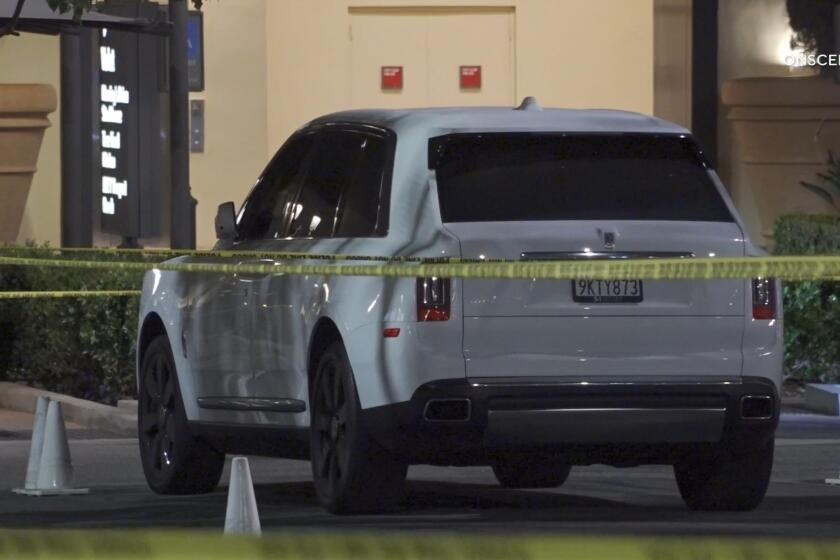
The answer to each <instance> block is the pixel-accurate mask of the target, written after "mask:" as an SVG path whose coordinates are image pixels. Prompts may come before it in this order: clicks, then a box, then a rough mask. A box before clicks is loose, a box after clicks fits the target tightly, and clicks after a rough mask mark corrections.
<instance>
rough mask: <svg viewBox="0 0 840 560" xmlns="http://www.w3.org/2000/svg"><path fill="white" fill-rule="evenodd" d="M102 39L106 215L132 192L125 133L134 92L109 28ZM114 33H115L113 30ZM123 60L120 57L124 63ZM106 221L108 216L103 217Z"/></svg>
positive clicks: (104, 31) (111, 215) (102, 122)
mask: <svg viewBox="0 0 840 560" xmlns="http://www.w3.org/2000/svg"><path fill="white" fill-rule="evenodd" d="M101 35H102V36H101V38H100V43H99V45H100V46H99V72H100V80H99V81H100V85H99V114H100V118H99V125H100V129H101V131H102V132H101V138H102V141H101V145H102V152H101V155H102V158H101V167H102V173H101V195H102V206H101V212H102V215H103V217H106V216H107V217H109V218H110V217H113V216H116V214H117V203H118V202H121V201H122V200H123V199H124V198H126V197H127V196H128V188H129V184H128V178H127V177H126V175H127V173H128V165H127V161H125V160H126V159H127V156H126V155H124V154H125V152H124V150H123V144H122V141H121V139H122V136H123V134H124V133H125V127H126V125H127V123H126V113H127V112H128V111H129V108H130V106H131V94H130V93H129V91H128V89H126V86H125V83H124V81H123V80H124V77H121V76H120V75H118V74H117V49H118V46H116V45H113V44H110V41H108V30H107V29H103V30H102V31H101ZM112 37H113V34H112ZM122 62H123V61H122V60H120V63H122ZM132 186H133V185H132ZM103 221H104V220H103Z"/></svg>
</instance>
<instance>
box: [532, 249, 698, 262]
mask: <svg viewBox="0 0 840 560" xmlns="http://www.w3.org/2000/svg"><path fill="white" fill-rule="evenodd" d="M693 257H694V253H690V252H678V251H609V252H607V251H553V252H552V251H549V252H539V251H534V252H527V253H520V254H519V259H520V260H523V261H568V260H572V261H575V260H590V259H591V260H598V259H685V258H693Z"/></svg>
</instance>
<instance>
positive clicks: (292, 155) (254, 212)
mask: <svg viewBox="0 0 840 560" xmlns="http://www.w3.org/2000/svg"><path fill="white" fill-rule="evenodd" d="M311 145H312V136H311V135H307V136H299V137H297V138H293V139H292V140H290V141H289V143H288V144H286V145H285V146H283V147H282V148H281V149H280V151H279V152H277V155H276V156H274V159H273V160H272V161H271V163H270V164H269V166H268V168H267V169H266V171H265V172H264V173H263V176H262V177H260V180H259V181H258V182H257V184H256V186H255V187H254V189H253V190H252V191H251V194H250V195H249V196H248V198H247V199H246V201H245V204H243V205H242V208H241V209H240V211H239V217H238V218H237V226H238V228H237V229H238V231H239V238H240V239H265V238H280V237H286V236H287V235H288V227H289V222H290V221H291V218H292V217H293V215H294V212H295V206H294V201H295V198H296V197H297V193H298V190H299V187H300V181H301V175H302V174H303V171H304V168H305V161H306V159H307V154H308V153H309V151H310V150H309V148H310V146H311Z"/></svg>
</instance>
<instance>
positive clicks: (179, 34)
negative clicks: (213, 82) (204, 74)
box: [169, 0, 195, 249]
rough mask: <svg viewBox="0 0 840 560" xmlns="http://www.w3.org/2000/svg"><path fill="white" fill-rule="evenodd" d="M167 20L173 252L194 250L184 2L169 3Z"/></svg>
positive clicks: (185, 6) (173, 0) (185, 11)
mask: <svg viewBox="0 0 840 560" xmlns="http://www.w3.org/2000/svg"><path fill="white" fill-rule="evenodd" d="M169 19H170V21H171V23H172V28H171V31H170V35H169V122H170V130H169V134H170V150H171V151H170V154H171V158H172V161H171V169H172V171H171V174H172V175H171V177H172V192H171V195H170V196H171V206H172V214H171V230H170V231H171V234H170V235H171V240H170V244H171V247H172V248H173V249H194V248H195V241H194V239H195V214H194V212H193V208H192V197H191V196H190V126H189V84H188V82H187V2H186V0H171V1H170V2H169Z"/></svg>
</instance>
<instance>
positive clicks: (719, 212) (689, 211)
mask: <svg viewBox="0 0 840 560" xmlns="http://www.w3.org/2000/svg"><path fill="white" fill-rule="evenodd" d="M429 164H430V167H432V168H433V169H435V171H436V176H437V185H438V197H439V200H440V208H441V215H442V216H441V217H442V219H443V221H444V222H490V221H505V222H508V221H537V220H687V221H710V222H731V221H733V218H732V215H731V213H730V212H729V210H728V208H727V207H726V204H725V203H724V201H723V199H722V198H721V196H720V194H719V193H718V191H717V188H716V187H715V185H714V183H713V182H712V180H711V178H710V177H709V175H708V172H707V169H706V165H705V163H704V161H703V158H702V155H701V154H700V153H699V151H698V150H697V148H696V146H695V144H694V143H693V142H692V140H691V139H689V138H685V137H682V136H659V135H652V134H635V135H633V134H613V135H592V134H585V135H584V134H578V135H574V134H534V133H520V134H452V135H448V136H442V137H438V138H433V139H431V140H430V141H429Z"/></svg>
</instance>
